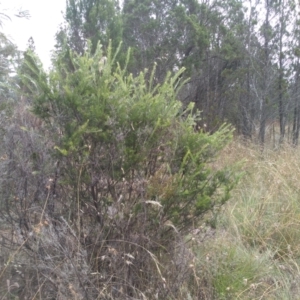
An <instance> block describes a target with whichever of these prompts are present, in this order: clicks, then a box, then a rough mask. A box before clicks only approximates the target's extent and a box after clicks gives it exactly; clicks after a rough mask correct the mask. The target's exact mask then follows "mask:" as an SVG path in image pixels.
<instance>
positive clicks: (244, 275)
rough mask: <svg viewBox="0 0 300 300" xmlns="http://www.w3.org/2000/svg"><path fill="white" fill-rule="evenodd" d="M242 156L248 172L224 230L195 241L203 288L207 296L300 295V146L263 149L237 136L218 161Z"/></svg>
mask: <svg viewBox="0 0 300 300" xmlns="http://www.w3.org/2000/svg"><path fill="white" fill-rule="evenodd" d="M236 161H243V167H242V168H243V170H244V175H243V177H242V179H241V181H240V183H239V185H238V186H237V188H236V189H235V190H234V191H233V193H232V199H231V200H230V201H229V203H228V204H227V205H226V207H225V208H224V211H223V212H222V214H221V217H220V219H219V225H218V226H219V227H218V229H219V230H217V232H216V235H215V237H214V238H211V239H208V240H206V241H205V242H204V243H203V242H202V243H198V245H197V246H195V251H196V253H197V256H198V263H199V264H200V267H198V268H197V270H201V271H199V274H198V277H199V280H201V279H202V283H203V282H205V283H206V284H205V285H206V287H207V289H206V292H203V293H204V294H205V297H206V299H300V286H299V280H300V180H299V178H300V149H293V148H291V147H288V146H286V147H283V148H282V149H281V150H280V151H279V150H278V151H268V150H265V151H264V152H263V153H262V152H261V151H259V149H255V147H254V146H251V145H250V146H249V145H248V146H244V145H243V144H242V143H240V142H238V141H235V142H234V143H232V144H231V145H230V146H229V147H227V149H225V150H224V151H223V153H222V155H221V157H220V160H219V162H218V163H222V164H232V163H234V162H236ZM202 286H203V284H202ZM209 287H210V288H209ZM213 290H214V292H212V291H213ZM204 299H205V298H204Z"/></svg>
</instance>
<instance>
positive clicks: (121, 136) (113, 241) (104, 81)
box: [9, 45, 234, 299]
mask: <svg viewBox="0 0 300 300" xmlns="http://www.w3.org/2000/svg"><path fill="white" fill-rule="evenodd" d="M117 54H118V53H117ZM117 54H114V55H113V54H112V53H111V50H110V48H108V51H107V53H106V56H104V55H103V51H102V48H101V46H100V45H99V46H98V48H97V50H96V52H95V53H94V54H93V55H92V54H91V53H90V51H89V50H87V51H86V53H85V54H84V55H82V56H79V55H77V54H74V53H72V52H70V51H69V50H66V51H65V53H63V54H62V55H61V56H59V57H57V58H56V61H55V63H54V67H53V70H52V71H50V73H49V74H46V73H44V71H43V70H42V68H41V67H40V66H39V64H37V63H35V61H36V58H35V57H34V55H33V54H30V53H28V54H27V60H26V68H24V69H25V70H26V69H27V70H28V72H27V74H26V72H25V73H23V74H21V75H22V77H23V82H24V83H25V84H27V89H28V90H30V92H29V94H30V97H31V98H32V112H33V113H34V114H35V115H36V116H37V117H38V118H40V119H41V120H42V124H43V125H42V128H41V129H37V130H41V133H42V135H43V138H44V139H46V140H47V143H45V145H47V146H45V148H44V149H43V150H41V149H40V148H39V151H44V152H46V153H47V155H48V156H47V159H48V162H47V163H48V165H49V167H48V169H47V168H46V169H47V170H50V169H51V168H52V169H51V170H52V172H53V175H52V177H51V178H50V179H49V183H48V185H47V187H46V189H45V191H46V192H45V193H44V194H42V193H41V194H40V195H41V196H40V198H41V199H36V201H33V202H31V203H32V204H31V207H26V210H28V211H29V210H30V211H31V213H30V214H23V215H22V218H27V220H26V222H25V221H24V222H25V223H26V224H27V225H26V226H23V227H22V230H23V232H24V231H28V232H30V235H29V237H28V238H27V239H24V241H23V242H24V244H25V245H27V247H28V249H31V250H28V251H33V252H34V251H40V252H41V250H40V248H41V247H42V245H44V246H43V247H42V248H43V251H44V252H43V253H44V254H43V255H40V256H39V260H40V261H41V264H40V265H41V266H43V267H40V269H39V268H37V270H38V274H39V280H41V278H43V282H44V284H43V285H42V286H41V287H40V290H39V292H40V293H42V292H41V291H43V289H44V288H46V287H48V290H49V286H51V293H52V295H54V296H56V297H58V294H59V293H61V294H64V295H65V296H64V297H69V296H70V295H73V294H74V293H77V294H78V295H82V297H84V298H85V299H87V298H90V299H97V298H99V299H130V297H132V298H134V297H135V298H138V299H143V297H144V298H145V299H155V298H156V299H167V298H168V297H169V298H174V299H176V298H178V297H179V294H180V293H181V292H182V286H183V285H188V283H189V282H192V279H191V277H192V272H191V269H190V268H189V263H190V259H191V258H192V256H191V253H190V252H189V251H188V247H186V245H185V244H184V242H183V241H184V238H183V237H184V236H185V235H186V233H187V232H189V230H191V229H192V228H194V226H197V225H198V224H200V223H201V222H203V220H204V216H207V213H208V212H209V211H214V212H215V211H216V210H217V208H219V207H220V206H221V205H222V204H224V203H225V202H226V201H227V200H228V198H229V192H230V190H231V189H232V187H233V185H234V177H233V176H232V174H231V172H230V170H228V169H221V170H218V169H216V168H211V167H210V166H211V162H213V161H214V159H215V158H216V156H217V154H218V151H219V150H220V149H222V148H223V147H224V146H225V145H226V143H227V142H228V141H229V140H230V138H231V131H230V129H229V127H228V126H223V127H222V128H220V130H218V131H217V132H215V133H214V134H211V135H210V134H207V133H204V132H203V131H201V129H199V128H197V121H198V120H199V113H198V112H195V110H194V109H193V105H192V104H190V105H189V106H188V107H187V108H184V109H183V106H182V103H181V102H180V101H178V100H177V97H176V95H177V92H178V91H179V89H180V85H181V83H180V75H181V74H182V72H183V70H181V71H179V72H178V73H177V74H175V75H171V74H168V75H167V77H166V79H165V81H164V83H162V84H160V85H156V86H154V85H153V83H152V82H153V81H154V80H153V79H154V77H155V68H154V69H153V71H152V72H147V71H146V70H145V72H143V73H140V74H139V75H138V76H137V77H134V76H133V75H131V74H128V73H127V72H126V66H125V67H120V65H119V64H118V63H117ZM182 84H184V83H182ZM40 156H41V155H37V153H35V155H32V157H31V156H29V158H28V159H29V160H30V159H31V160H35V161H36V159H37V157H40ZM30 157H31V158H30ZM32 164H33V162H32ZM32 164H31V165H32ZM35 168H36V170H35V172H40V171H42V170H39V169H38V168H39V165H38V164H36V166H35ZM35 174H37V173H35ZM47 176H48V175H47ZM32 183H33V184H37V183H36V181H34V180H33V181H32ZM37 197H38V195H37ZM11 209H13V207H11ZM32 211H36V214H38V216H39V217H38V220H39V222H38V223H35V222H34V221H33V219H32V218H33V215H32ZM9 213H10V214H11V215H12V214H13V212H12V211H10V212H9ZM24 222H23V223H22V224H24ZM20 224H21V223H20ZM37 225H39V226H40V227H37ZM20 226H21V225H20ZM41 233H42V234H41ZM33 237H34V238H33ZM51 240H52V241H53V244H52V245H51V242H50V241H51ZM38 241H39V246H38V245H37V243H38ZM38 249H39V250H38ZM56 261H57V262H56ZM58 261H59V263H58ZM66 261H70V265H69V268H67V266H66ZM55 262H56V263H55ZM46 265H47V266H48V267H46ZM50 265H51V266H52V267H50ZM51 268H52V273H51ZM49 270H50V271H49ZM66 270H68V271H66ZM60 271H61V273H60ZM39 272H40V273H39ZM68 272H69V273H70V274H71V273H72V274H73V275H72V276H71V275H68V276H67V275H66V276H65V277H64V276H63V275H62V274H66V273H68ZM51 274H52V275H51ZM53 274H54V275H53ZM59 274H60V275H59ZM51 276H52V277H51ZM53 276H54V277H55V278H60V281H63V282H65V283H66V285H65V286H64V288H62V287H61V286H60V285H56V284H55V283H53V282H54V281H55V280H54V279H53ZM51 278H52V279H51ZM67 278H69V279H67ZM75 279H76V280H75ZM51 280H52V281H53V282H52V283H51ZM72 280H73V281H72ZM31 282H34V281H33V280H32V281H31ZM66 290H67V291H66ZM55 293H56V294H55ZM68 293H69V294H68ZM44 295H46V294H44ZM47 295H48V294H47ZM60 297H62V296H60Z"/></svg>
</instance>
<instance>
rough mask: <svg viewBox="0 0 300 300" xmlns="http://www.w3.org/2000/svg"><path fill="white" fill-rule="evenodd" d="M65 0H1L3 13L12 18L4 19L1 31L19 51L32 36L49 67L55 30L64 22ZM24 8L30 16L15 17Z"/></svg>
mask: <svg viewBox="0 0 300 300" xmlns="http://www.w3.org/2000/svg"><path fill="white" fill-rule="evenodd" d="M65 5H66V0H0V9H1V11H0V12H1V13H5V14H7V15H9V16H11V17H12V19H11V21H10V20H4V25H3V28H2V29H0V30H2V31H3V32H4V33H5V34H6V35H7V36H8V37H9V38H10V40H11V41H12V42H14V43H15V44H16V45H17V46H18V48H19V49H20V50H25V49H26V45H27V42H28V39H29V38H30V37H31V36H32V37H33V39H34V42H35V47H36V52H37V54H38V55H39V57H40V59H41V60H42V62H43V64H44V67H45V68H46V69H47V68H49V66H50V55H51V50H53V49H54V44H55V39H54V36H55V33H56V32H57V30H58V28H59V24H61V23H62V22H63V15H62V11H64V10H65ZM20 8H22V9H23V10H28V11H29V13H30V16H31V17H30V19H29V20H28V19H23V18H22V19H21V18H17V17H14V16H13V14H14V12H16V11H17V10H19V9H20Z"/></svg>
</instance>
